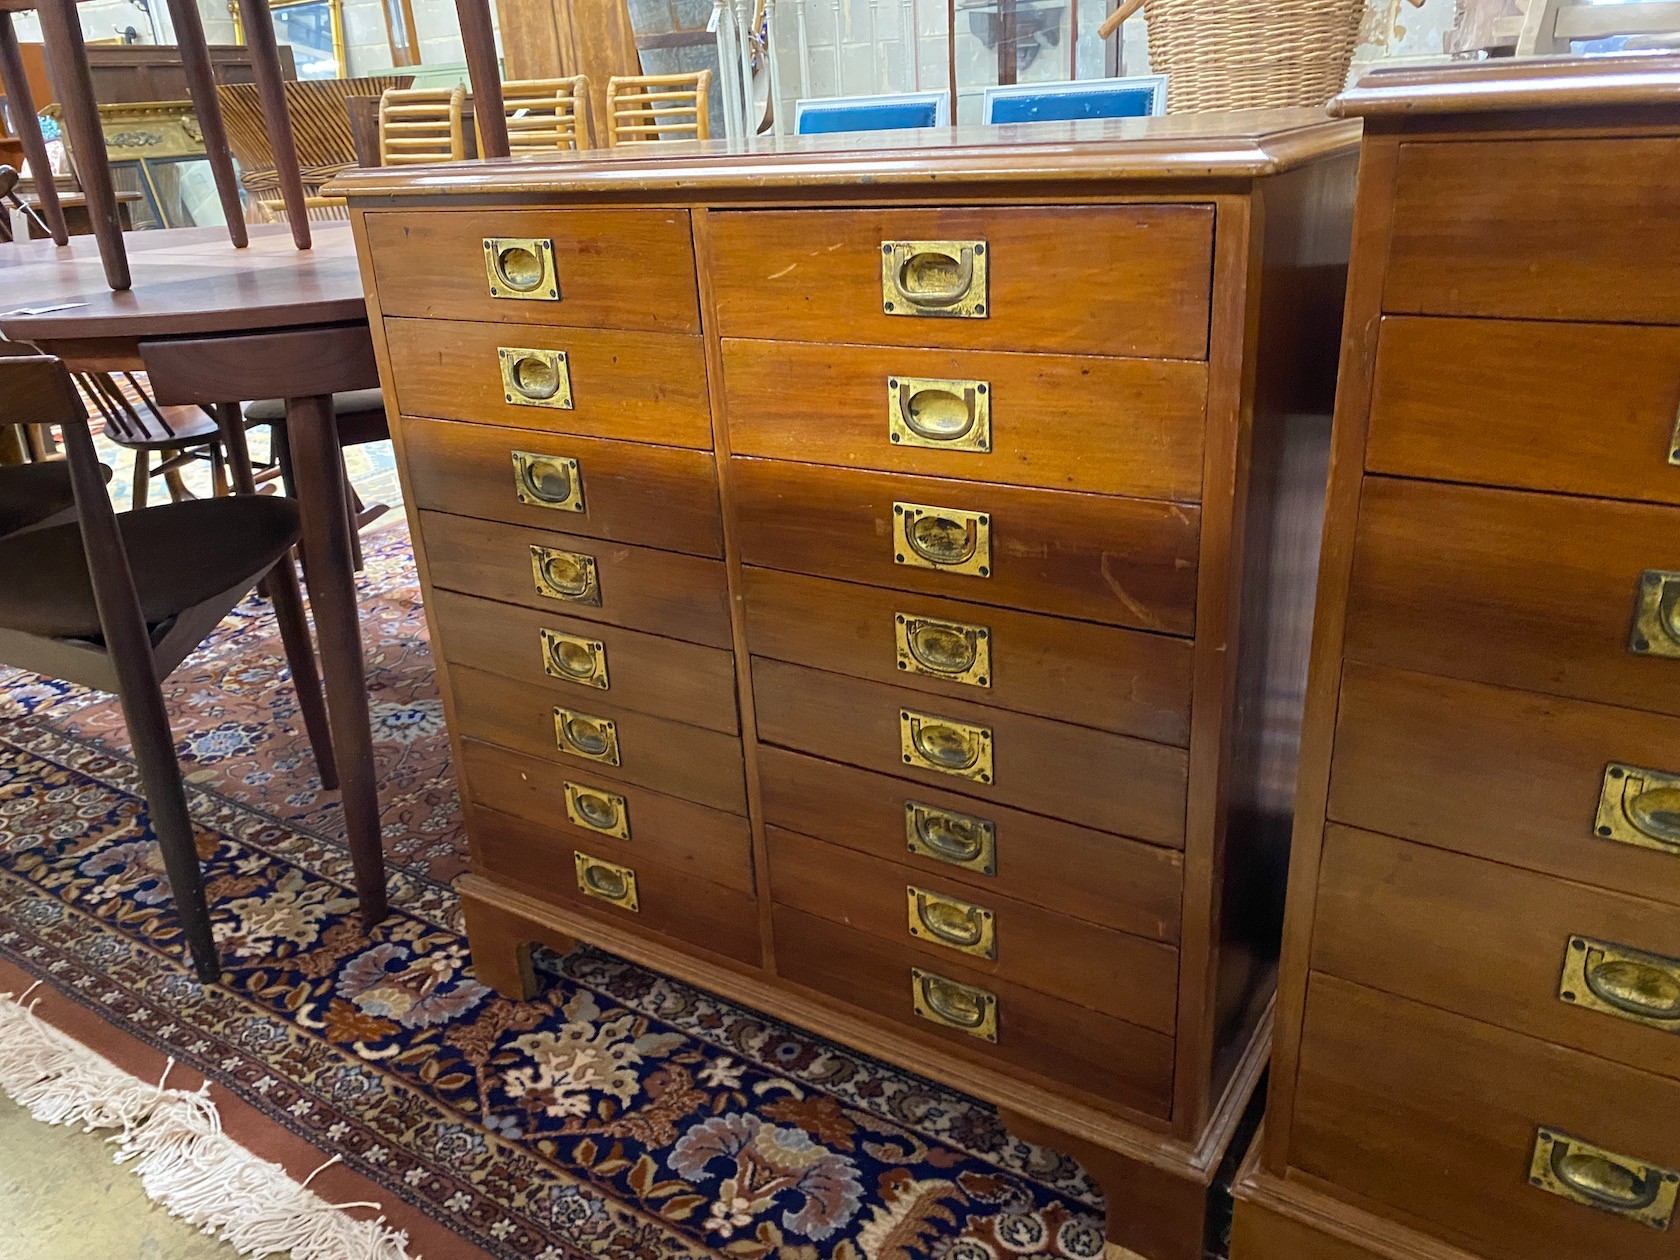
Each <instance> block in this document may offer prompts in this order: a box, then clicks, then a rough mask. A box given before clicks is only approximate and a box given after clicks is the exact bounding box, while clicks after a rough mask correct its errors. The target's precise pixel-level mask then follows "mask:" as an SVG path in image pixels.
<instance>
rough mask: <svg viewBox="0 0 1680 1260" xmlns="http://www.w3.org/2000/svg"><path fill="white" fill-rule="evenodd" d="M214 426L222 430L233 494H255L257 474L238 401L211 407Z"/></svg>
mask: <svg viewBox="0 0 1680 1260" xmlns="http://www.w3.org/2000/svg"><path fill="white" fill-rule="evenodd" d="M211 410H212V412H213V413H214V414H215V417H216V427H217V428H218V429H220V430H221V432H222V447H223V449H225V450H226V451H227V458H228V463H229V464H230V465H231V466H232V469H233V490H234V493H235V494H255V493H256V492H257V475H256V473H255V472H253V471H252V469H251V446H250V443H249V442H247V441H246V438H245V417H244V415H242V414H241V413H240V410H239V404H238V403H216V404H215V405H214V406H213V407H212V408H211Z"/></svg>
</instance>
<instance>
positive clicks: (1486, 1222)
mask: <svg viewBox="0 0 1680 1260" xmlns="http://www.w3.org/2000/svg"><path fill="white" fill-rule="evenodd" d="M1676 1115H1680V1082H1675V1081H1672V1080H1666V1079H1664V1078H1662V1077H1658V1076H1652V1075H1650V1074H1649V1073H1646V1072H1640V1071H1637V1070H1635V1069H1633V1068H1629V1067H1624V1066H1622V1065H1621V1064H1618V1063H1607V1062H1605V1061H1603V1060H1601V1059H1597V1058H1594V1057H1593V1056H1591V1055H1588V1054H1583V1053H1581V1052H1580V1051H1578V1050H1570V1049H1567V1048H1565V1047H1561V1046H1553V1045H1549V1044H1547V1043H1546V1042H1543V1041H1539V1040H1536V1039H1534V1038H1531V1037H1524V1036H1522V1035H1521V1034H1519V1033H1513V1032H1508V1031H1506V1030H1504V1029H1501V1028H1496V1027H1494V1026H1492V1025H1490V1024H1484V1023H1479V1022H1477V1021H1474V1020H1469V1019H1466V1018H1464V1017H1463V1016H1461V1015H1454V1014H1450V1013H1448V1012H1445V1011H1440V1010H1436V1009H1433V1008H1430V1007H1427V1006H1421V1005H1417V1004H1415V1003H1412V1002H1408V1001H1406V1000H1405V999H1402V998H1396V997H1390V996H1387V995H1386V994H1381V993H1378V992H1375V991H1374V990H1371V989H1367V988H1364V987H1363V986H1360V985H1355V984H1349V983H1347V982H1346V981H1343V980H1338V979H1336V978H1334V977H1331V976H1325V975H1321V974H1315V975H1314V976H1313V977H1312V980H1311V985H1310V988H1309V991H1308V996H1307V1011H1306V1024H1305V1028H1304V1030H1303V1038H1302V1047H1301V1068H1300V1076H1299V1082H1298V1085H1297V1092H1296V1103H1295V1123H1294V1126H1293V1130H1292V1132H1293V1137H1292V1141H1291V1152H1290V1154H1291V1158H1290V1162H1291V1164H1292V1165H1293V1166H1294V1167H1296V1168H1299V1169H1301V1170H1303V1171H1305V1172H1307V1173H1310V1174H1312V1175H1314V1176H1317V1177H1322V1178H1324V1179H1326V1180H1328V1181H1330V1182H1332V1183H1334V1184H1335V1185H1338V1186H1342V1187H1345V1188H1346V1189H1348V1190H1351V1191H1353V1192H1354V1193H1356V1194H1361V1195H1365V1196H1368V1197H1369V1198H1372V1199H1375V1200H1377V1201H1378V1202H1379V1203H1385V1204H1387V1205H1389V1206H1391V1207H1394V1208H1397V1209H1399V1210H1401V1211H1403V1212H1406V1213H1409V1214H1411V1215H1413V1216H1416V1217H1420V1218H1422V1219H1424V1220H1427V1221H1433V1222H1435V1223H1436V1224H1437V1225H1438V1226H1440V1227H1443V1228H1445V1229H1447V1230H1450V1231H1453V1232H1455V1233H1456V1234H1457V1235H1458V1237H1459V1238H1462V1239H1463V1240H1464V1244H1461V1245H1467V1246H1468V1247H1469V1248H1470V1249H1471V1250H1473V1251H1474V1253H1475V1254H1476V1255H1478V1256H1484V1257H1486V1258H1487V1260H1534V1257H1536V1256H1559V1257H1563V1256H1569V1257H1583V1258H1584V1257H1589V1256H1590V1257H1592V1258H1593V1260H1673V1258H1674V1257H1677V1256H1680V1229H1676V1228H1674V1227H1673V1226H1670V1227H1669V1228H1668V1229H1667V1230H1665V1231H1662V1232H1659V1231H1658V1230H1656V1229H1653V1228H1651V1227H1650V1226H1649V1225H1644V1224H1640V1223H1638V1222H1636V1221H1633V1220H1630V1219H1626V1218H1624V1217H1619V1216H1617V1215H1614V1214H1612V1213H1611V1212H1608V1211H1603V1210H1600V1209H1598V1208H1595V1207H1589V1206H1587V1205H1586V1204H1583V1203H1579V1202H1575V1201H1572V1200H1570V1199H1566V1198H1563V1197H1561V1196H1560V1195H1558V1194H1554V1193H1550V1192H1549V1191H1548V1190H1546V1189H1542V1188H1541V1187H1539V1186H1536V1185H1533V1184H1531V1183H1530V1180H1529V1174H1530V1170H1531V1168H1533V1166H1534V1155H1535V1150H1536V1144H1537V1139H1538V1137H1539V1134H1540V1131H1541V1129H1542V1128H1546V1129H1549V1130H1552V1131H1556V1132H1560V1133H1564V1134H1569V1135H1572V1136H1573V1137H1574V1138H1576V1139H1578V1140H1580V1141H1583V1142H1586V1143H1590V1144H1592V1145H1593V1146H1596V1147H1598V1148H1601V1149H1603V1150H1606V1151H1610V1152H1614V1153H1615V1154H1617V1155H1619V1156H1621V1157H1623V1158H1625V1159H1627V1160H1629V1161H1639V1162H1641V1163H1643V1164H1645V1165H1647V1166H1657V1167H1660V1168H1663V1169H1668V1170H1676V1169H1680V1126H1677V1125H1675V1124H1674V1117H1675V1116H1676ZM1546 1153H1549V1148H1548V1150H1544V1151H1543V1152H1542V1154H1543V1155H1544V1154H1546ZM1560 1154H1561V1158H1560V1159H1559V1161H1558V1162H1559V1163H1560V1164H1561V1165H1562V1167H1563V1169H1564V1171H1565V1172H1566V1173H1568V1174H1569V1175H1571V1176H1573V1177H1575V1178H1577V1179H1578V1180H1587V1181H1589V1182H1590V1180H1601V1181H1605V1182H1609V1183H1610V1184H1611V1185H1615V1184H1616V1183H1617V1182H1618V1181H1620V1180H1621V1179H1620V1177H1619V1176H1618V1175H1617V1174H1615V1173H1608V1174H1607V1175H1604V1176H1602V1177H1598V1178H1595V1177H1594V1176H1593V1174H1594V1172H1595V1170H1603V1169H1604V1166H1603V1165H1601V1164H1598V1163H1597V1162H1596V1161H1595V1160H1593V1159H1592V1158H1591V1156H1590V1155H1589V1154H1588V1153H1587V1152H1585V1151H1578V1152H1577V1153H1575V1154H1573V1156H1572V1155H1571V1153H1569V1152H1562V1153H1560ZM1551 1166H1552V1161H1551V1160H1549V1159H1547V1160H1544V1161H1543V1165H1542V1167H1543V1168H1547V1169H1549V1168H1550V1167H1551ZM1543 1180H1544V1178H1543ZM1628 1188H1629V1187H1628V1186H1627V1185H1625V1184H1624V1185H1621V1186H1620V1187H1618V1189H1619V1193H1620V1194H1621V1195H1625V1194H1626V1193H1627V1190H1628ZM1673 1188H1674V1187H1673V1185H1672V1183H1670V1184H1668V1185H1667V1186H1666V1188H1665V1189H1663V1190H1662V1191H1661V1193H1663V1194H1666V1193H1669V1192H1671V1191H1672V1190H1673Z"/></svg>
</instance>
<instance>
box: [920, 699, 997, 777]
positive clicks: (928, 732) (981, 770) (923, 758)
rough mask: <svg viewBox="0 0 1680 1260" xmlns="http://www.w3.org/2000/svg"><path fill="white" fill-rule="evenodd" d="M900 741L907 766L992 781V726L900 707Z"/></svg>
mask: <svg viewBox="0 0 1680 1260" xmlns="http://www.w3.org/2000/svg"><path fill="white" fill-rule="evenodd" d="M898 744H899V752H900V754H901V755H902V756H903V758H904V764H905V765H907V766H915V767H917V768H919V769H922V770H936V771H938V772H939V773H940V774H950V775H955V776H956V777H957V778H959V779H973V780H974V781H975V782H976V783H990V782H991V781H992V731H991V728H990V727H988V726H981V725H979V724H978V723H974V722H958V721H956V720H955V719H953V718H942V717H935V716H934V715H933V714H931V713H917V712H916V711H915V710H913V709H900V710H899V713H898Z"/></svg>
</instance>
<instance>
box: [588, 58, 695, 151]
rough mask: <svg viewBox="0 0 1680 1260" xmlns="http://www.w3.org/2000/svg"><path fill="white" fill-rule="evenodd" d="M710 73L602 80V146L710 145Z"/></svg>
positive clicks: (640, 75) (616, 76)
mask: <svg viewBox="0 0 1680 1260" xmlns="http://www.w3.org/2000/svg"><path fill="white" fill-rule="evenodd" d="M711 90H712V72H711V71H710V70H696V71H694V72H692V73H690V74H637V75H614V76H613V77H612V78H610V79H608V80H607V144H608V146H609V147H611V148H617V147H618V146H619V145H623V144H637V143H642V142H645V141H649V140H710V139H711V138H712V124H711V117H710V93H711Z"/></svg>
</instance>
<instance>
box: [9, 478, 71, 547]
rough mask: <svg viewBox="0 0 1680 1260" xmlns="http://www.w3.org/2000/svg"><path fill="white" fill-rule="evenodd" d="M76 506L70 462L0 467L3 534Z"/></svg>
mask: <svg viewBox="0 0 1680 1260" xmlns="http://www.w3.org/2000/svg"><path fill="white" fill-rule="evenodd" d="M75 506H76V495H75V493H74V492H73V491H72V490H71V489H70V465H69V464H67V463H65V462H64V461H63V460H60V459H52V460H46V461H44V462H42V463H38V464H15V465H9V466H7V467H5V468H0V537H3V536H5V535H6V534H10V533H13V532H14V531H16V530H20V529H26V528H28V527H29V526H31V525H34V524H36V523H38V522H40V521H44V520H46V519H47V518H48V517H52V516H57V515H58V514H59V513H60V512H63V511H66V510H67V509H69V508H73V507H75Z"/></svg>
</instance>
